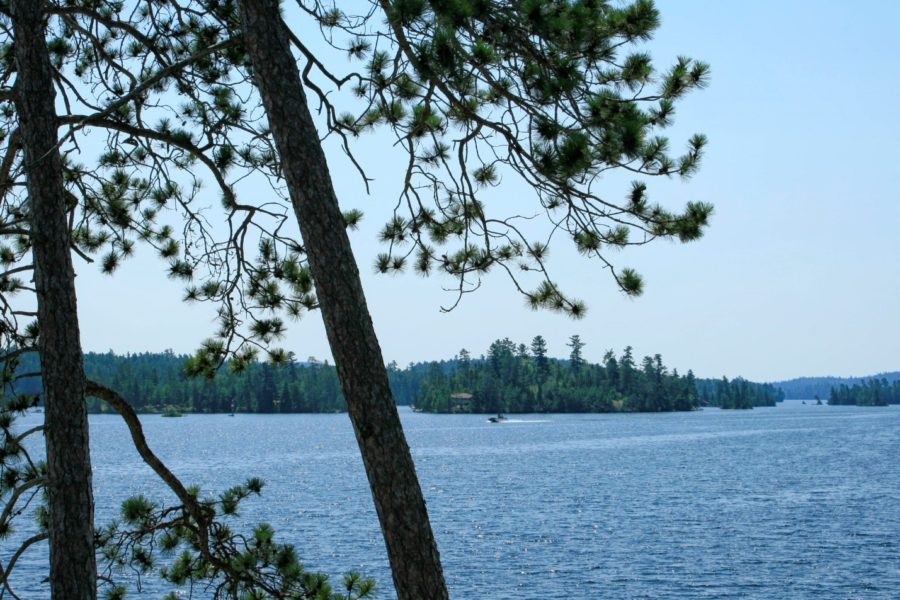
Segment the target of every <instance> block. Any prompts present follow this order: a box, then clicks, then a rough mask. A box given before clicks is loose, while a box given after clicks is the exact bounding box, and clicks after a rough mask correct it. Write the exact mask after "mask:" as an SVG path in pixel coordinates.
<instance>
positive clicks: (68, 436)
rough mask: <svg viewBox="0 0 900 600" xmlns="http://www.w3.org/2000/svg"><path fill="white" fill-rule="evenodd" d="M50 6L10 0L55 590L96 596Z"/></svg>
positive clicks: (85, 598) (75, 598)
mask: <svg viewBox="0 0 900 600" xmlns="http://www.w3.org/2000/svg"><path fill="white" fill-rule="evenodd" d="M43 7H44V3H43V2H39V1H37V0H12V2H11V4H10V11H11V16H12V23H13V28H14V32H15V38H16V42H15V46H16V66H17V69H18V72H17V74H16V83H15V89H16V100H15V102H16V109H17V111H18V118H19V129H20V131H21V133H22V146H23V149H24V161H25V163H24V164H25V176H26V179H27V188H26V189H27V191H28V200H29V206H30V210H31V243H32V256H33V259H34V284H35V289H36V290H37V302H38V324H39V325H40V337H39V338H38V340H39V341H38V350H39V352H40V356H41V372H42V379H43V384H44V403H45V413H44V415H45V417H44V418H45V426H46V428H45V436H46V441H47V469H48V473H47V496H48V509H49V524H48V533H49V536H50V590H51V594H52V596H53V598H55V599H58V600H94V599H95V598H96V597H97V584H96V577H97V569H96V559H95V556H94V518H93V514H94V500H93V493H92V491H91V463H90V453H89V446H88V421H87V408H86V405H85V402H84V369H83V365H82V355H81V338H80V335H79V332H78V311H77V307H76V304H75V272H74V269H73V268H72V257H71V255H70V254H69V227H68V222H67V219H66V201H65V189H64V186H63V169H62V161H61V159H60V156H59V150H58V148H57V142H58V135H57V121H56V109H55V106H54V95H55V94H54V90H53V70H52V67H51V64H50V57H49V55H48V53H47V46H46V44H45V41H44V24H43V21H44V15H43Z"/></svg>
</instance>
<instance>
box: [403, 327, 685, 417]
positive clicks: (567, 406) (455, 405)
mask: <svg viewBox="0 0 900 600" xmlns="http://www.w3.org/2000/svg"><path fill="white" fill-rule="evenodd" d="M583 346H584V343H583V342H582V341H581V338H580V337H579V336H573V339H572V343H571V344H570V347H572V354H573V356H574V358H575V359H574V360H573V359H570V360H569V361H560V360H555V359H548V358H547V355H546V353H547V345H546V342H545V341H544V339H543V338H542V337H541V336H537V337H536V338H534V340H533V341H532V343H531V353H529V352H528V348H527V347H526V346H524V345H518V346H517V345H516V344H514V343H513V342H512V341H511V340H509V339H502V340H497V341H495V342H494V343H493V344H491V347H490V349H489V350H488V354H487V356H486V357H482V358H481V360H477V361H472V360H470V359H469V358H468V353H467V352H466V353H465V356H464V355H463V353H462V352H461V353H460V355H459V356H458V357H457V360H456V362H455V363H452V364H449V365H446V366H445V367H444V368H442V367H441V365H439V364H438V363H431V368H430V369H429V371H428V375H427V377H426V378H425V380H424V381H423V382H422V386H421V389H420V391H419V393H418V394H417V395H416V399H415V406H416V408H417V409H420V410H424V411H429V412H479V413H497V412H636V411H647V412H662V411H672V410H692V409H694V408H696V407H697V406H698V397H697V393H696V390H695V389H694V384H693V381H694V379H693V375H692V374H689V376H688V377H680V376H679V375H678V374H677V372H672V373H670V372H669V371H668V369H666V367H665V366H664V365H663V364H662V358H661V357H660V356H659V355H656V356H655V357H653V358H650V357H647V358H646V359H645V360H644V368H643V369H641V370H637V369H635V368H634V362H633V360H632V358H631V349H630V348H628V349H626V351H625V353H624V354H623V356H622V357H621V358H620V359H618V360H617V359H616V358H615V356H614V355H613V354H612V352H609V353H607V356H606V359H605V364H603V365H595V364H589V363H587V362H586V361H585V360H584V359H583V358H582V357H581V354H580V351H581V348H582V347H583ZM463 352H465V351H463Z"/></svg>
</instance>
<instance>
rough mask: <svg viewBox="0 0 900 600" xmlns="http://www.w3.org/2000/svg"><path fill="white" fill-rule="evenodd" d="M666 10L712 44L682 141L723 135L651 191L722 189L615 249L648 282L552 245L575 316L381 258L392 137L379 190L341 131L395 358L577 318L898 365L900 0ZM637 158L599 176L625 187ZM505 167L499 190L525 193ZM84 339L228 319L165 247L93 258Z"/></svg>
mask: <svg viewBox="0 0 900 600" xmlns="http://www.w3.org/2000/svg"><path fill="white" fill-rule="evenodd" d="M657 7H658V8H659V10H660V13H661V16H662V26H661V27H660V29H659V30H658V32H657V35H656V37H655V39H654V41H653V42H652V43H651V44H650V50H651V52H652V54H653V56H654V61H655V64H656V65H657V67H658V68H660V69H662V68H663V67H665V66H667V65H668V64H670V63H671V62H672V61H673V60H674V58H675V57H676V56H678V55H687V56H690V57H693V58H697V59H701V60H704V61H706V62H708V63H710V64H711V67H712V78H711V83H710V86H709V87H708V88H707V89H705V90H702V91H700V92H695V93H694V94H693V95H691V96H689V97H688V98H687V99H685V100H684V101H682V102H681V103H680V104H679V105H678V107H677V112H676V117H675V120H676V125H675V127H673V128H671V129H670V130H669V135H670V137H671V138H672V141H673V146H674V147H675V148H679V147H680V146H681V143H682V142H683V141H685V140H686V139H687V137H688V136H689V135H690V134H692V133H694V132H697V131H699V132H702V133H704V134H706V135H707V136H708V137H709V139H710V143H709V145H708V147H707V151H706V155H705V158H704V162H703V164H702V165H701V168H700V171H699V173H698V174H697V175H695V176H694V177H693V178H692V179H690V180H689V181H687V182H684V181H680V180H673V181H659V180H651V181H649V182H648V185H649V189H648V191H649V194H650V196H651V199H652V200H654V201H658V202H660V203H661V204H663V205H664V206H667V207H670V208H673V209H675V208H678V207H680V206H682V205H683V204H684V203H685V202H687V201H690V200H702V201H706V202H711V203H713V204H714V205H715V207H716V208H715V214H714V216H713V219H712V222H711V226H710V227H709V229H708V231H707V233H706V235H705V236H704V237H703V238H701V239H700V240H699V241H697V242H693V243H691V244H687V245H684V244H677V243H672V242H668V241H657V242H655V243H653V244H651V245H648V246H645V247H640V248H635V249H628V250H625V251H623V252H621V253H619V254H616V255H615V256H614V257H613V259H614V262H615V264H616V265H617V266H619V267H622V266H631V267H634V268H636V269H637V270H638V271H639V272H640V273H641V274H642V275H643V276H644V278H645V291H644V294H643V295H642V296H640V297H638V298H628V297H625V296H624V295H623V294H622V293H621V292H619V291H618V290H617V288H616V287H615V285H614V282H613V281H612V279H611V278H610V276H609V275H608V273H607V272H605V271H603V270H602V269H601V268H600V265H598V264H597V263H596V262H592V261H590V260H587V259H583V258H581V257H579V256H578V255H577V254H575V253H574V252H572V251H571V250H569V249H567V248H565V247H564V244H557V245H556V246H554V247H552V248H551V263H550V268H551V269H552V273H553V277H554V280H556V281H558V282H559V283H560V284H561V285H562V286H563V288H564V289H565V290H567V291H568V292H569V293H571V294H572V295H573V296H576V297H579V298H582V299H584V300H585V301H586V302H587V304H588V313H587V316H585V317H584V318H583V319H580V320H572V319H570V318H568V317H565V316H563V315H560V314H556V313H550V312H541V311H539V312H534V311H532V310H531V309H529V308H527V307H526V306H525V303H524V302H523V300H522V298H521V297H520V296H518V295H517V294H516V292H515V290H514V289H513V288H512V286H511V284H510V283H509V282H508V280H507V279H506V278H505V277H504V276H503V275H501V274H499V273H498V274H491V275H489V276H488V277H486V278H485V280H484V281H483V285H482V287H481V289H479V290H478V292H476V293H474V294H470V295H468V296H467V297H465V298H464V299H463V301H462V303H461V304H460V305H459V306H458V307H457V308H456V309H454V310H453V311H452V312H450V313H445V312H442V311H441V306H442V305H449V304H451V303H452V302H453V300H454V297H453V295H452V294H448V293H447V292H444V291H443V290H442V286H446V285H447V284H449V283H450V282H449V281H447V280H445V279H444V280H442V279H441V278H439V277H438V278H429V279H423V278H421V277H419V276H417V275H414V274H412V273H410V274H401V275H398V276H384V275H375V274H374V271H373V269H372V264H373V261H374V257H375V255H376V254H377V253H378V252H380V251H383V248H382V247H381V246H380V244H378V243H377V241H376V233H377V230H378V227H379V225H381V224H382V223H383V222H384V220H385V219H386V217H387V215H388V214H389V211H390V208H391V207H392V206H393V203H394V201H395V199H396V190H397V181H396V177H392V174H393V173H396V168H395V165H396V163H395V162H393V161H392V160H391V153H390V152H389V151H382V150H383V146H384V145H385V144H386V143H389V141H387V142H386V141H385V140H384V139H383V138H379V137H377V136H375V137H373V139H369V140H363V141H362V142H361V148H362V151H361V156H363V158H364V159H365V162H364V167H365V168H366V169H367V170H368V172H369V173H371V174H373V175H375V182H374V184H373V187H372V193H371V194H370V195H366V193H365V190H364V189H363V187H362V185H361V182H360V180H359V177H358V176H357V175H356V174H355V171H354V170H353V167H352V165H351V164H350V163H349V162H348V161H347V160H346V159H345V158H343V156H342V155H341V153H340V152H339V151H338V150H337V149H336V148H331V147H329V148H328V157H329V163H330V168H331V171H332V176H333V179H334V181H335V185H336V189H337V191H338V196H339V198H340V200H341V203H342V207H344V208H349V207H359V208H361V209H362V210H363V211H364V212H365V214H366V217H365V220H364V221H363V225H362V227H361V228H360V230H359V231H358V232H354V233H352V235H351V241H352V243H353V247H354V252H355V253H356V257H357V261H358V263H359V265H360V272H361V273H362V276H363V285H364V287H365V289H366V294H367V298H368V303H369V308H370V310H371V312H372V316H373V320H374V322H375V327H376V331H377V333H378V336H379V339H380V341H381V345H382V350H383V353H384V357H385V360H386V361H391V360H396V361H397V362H398V363H400V364H401V365H405V364H407V363H409V362H413V361H422V360H435V359H445V358H452V357H453V356H454V355H455V354H456V353H457V352H458V351H459V350H460V349H462V348H466V349H468V350H469V351H470V352H471V353H472V354H473V355H475V356H478V355H480V354H483V353H486V351H487V348H488V346H489V345H490V343H491V342H492V341H493V340H495V339H498V338H503V337H509V338H510V339H512V340H513V341H515V342H523V343H526V344H527V343H529V342H530V340H531V339H532V338H533V337H534V336H535V335H542V336H544V338H546V340H547V342H548V345H549V351H550V354H551V355H554V356H560V357H564V356H566V355H567V354H568V351H569V349H568V348H567V347H566V343H567V341H568V340H569V337H570V336H571V335H573V334H578V335H580V336H581V339H582V340H583V341H584V342H586V343H587V346H586V347H585V348H584V350H583V352H584V355H585V357H586V358H587V359H588V360H591V361H600V360H601V358H602V356H603V354H604V353H605V352H606V350H608V349H613V350H615V351H616V352H617V353H620V352H621V351H622V349H623V348H624V347H625V346H629V345H630V346H632V347H633V348H634V353H635V355H637V356H638V357H641V356H644V355H653V354H656V353H659V354H661V355H662V357H663V360H664V362H665V364H666V365H668V366H669V367H670V368H671V367H675V368H677V369H678V370H679V371H680V372H685V371H687V370H688V369H692V370H693V371H694V373H695V374H696V375H698V376H700V377H721V376H723V375H724V376H727V377H729V378H732V377H736V376H743V377H746V378H748V379H751V380H755V381H775V380H781V379H788V378H793V377H798V376H816V375H835V376H852V375H855V376H861V375H869V374H874V373H878V372H883V371H893V370H900V310H898V306H897V301H898V299H900V262H898V261H900V175H898V174H900V170H898V167H897V165H898V164H900V145H898V144H900V111H898V110H897V109H896V104H897V98H898V97H900V36H898V35H896V24H897V23H898V22H900V3H896V2H893V1H892V0H867V1H862V2H858V3H849V2H837V1H831V0H790V1H780V2H776V1H773V0H759V1H756V2H741V3H738V2H722V1H721V0H657ZM629 180H630V178H622V177H619V176H615V175H613V176H610V177H608V178H607V179H605V180H604V181H602V182H600V185H601V186H603V187H604V193H607V194H609V195H610V196H614V197H619V196H621V195H624V194H625V193H626V191H627V189H628V181H629ZM528 192H529V191H528V190H527V189H522V188H521V187H520V186H518V185H517V184H516V183H515V182H509V183H507V182H506V181H504V182H503V183H502V184H501V186H500V190H499V192H498V193H500V195H501V197H499V198H498V199H497V200H496V201H497V202H499V203H502V202H509V201H510V199H511V198H512V199H516V200H518V199H519V198H520V197H522V195H523V194H524V195H526V196H527V195H528ZM76 269H77V271H78V278H77V285H78V289H79V316H80V319H81V330H82V341H83V346H84V348H85V350H87V351H98V352H105V351H107V350H113V351H115V352H120V353H124V352H141V351H161V350H164V349H173V350H174V351H176V352H185V353H187V352H190V351H192V350H194V349H196V348H197V346H198V345H199V343H200V342H201V341H202V340H203V339H204V338H205V337H207V336H208V335H210V334H211V333H212V332H213V330H214V324H213V322H212V318H213V313H212V311H211V309H210V307H207V306H202V305H200V306H189V305H185V304H183V303H182V302H181V297H182V289H181V286H180V285H179V284H177V283H174V282H172V281H170V280H168V279H167V278H166V277H165V265H164V263H162V262H161V261H159V260H157V259H155V258H153V257H152V256H150V254H149V253H148V252H143V253H140V252H139V254H138V256H137V257H136V258H135V259H133V260H130V261H128V262H125V263H124V264H123V265H122V267H120V269H119V270H118V271H117V273H116V275H115V276H113V277H107V276H103V275H100V274H99V273H97V270H96V268H94V267H91V266H87V265H84V264H83V263H77V264H76ZM281 346H283V347H284V348H286V349H288V350H291V351H293V352H294V353H295V354H296V355H297V356H298V357H299V358H301V359H305V358H306V357H308V356H315V357H317V358H319V359H329V358H330V353H329V350H328V344H327V340H326V338H325V333H324V329H323V327H322V324H321V317H320V315H319V314H318V313H311V314H309V315H307V316H306V317H305V318H304V319H303V320H302V321H300V322H299V323H294V324H291V325H290V329H289V331H288V335H287V337H286V339H285V340H284V341H283V342H282V343H281Z"/></svg>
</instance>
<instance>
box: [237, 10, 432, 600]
mask: <svg viewBox="0 0 900 600" xmlns="http://www.w3.org/2000/svg"><path fill="white" fill-rule="evenodd" d="M238 5H239V7H240V11H241V18H242V25H243V35H244V42H245V44H246V47H247V51H248V53H249V56H250V60H251V63H252V65H253V72H254V78H255V83H256V85H257V86H258V87H259V90H260V93H261V95H262V99H263V103H264V105H265V108H266V112H267V114H268V120H269V126H270V128H271V130H272V135H273V137H274V140H275V144H276V146H277V148H278V152H279V155H280V157H281V166H282V169H283V172H284V176H285V179H286V180H287V184H288V190H289V193H290V196H291V202H292V203H293V207H294V211H295V213H296V215H297V218H298V221H299V224H300V231H301V233H302V235H303V243H304V246H305V248H306V251H307V254H308V257H309V264H310V268H311V270H312V274H313V278H314V280H315V282H316V293H317V294H318V298H319V302H320V305H321V310H322V317H323V319H324V321H325V328H326V331H327V334H328V341H329V343H330V344H331V351H332V354H333V355H334V360H335V363H336V366H337V370H338V375H339V376H340V379H341V385H342V387H343V390H344V396H345V398H346V399H347V406H348V409H349V413H350V419H351V421H352V422H353V429H354V431H355V433H356V439H357V441H358V443H359V447H360V451H361V453H362V457H363V463H364V465H365V468H366V474H367V475H368V478H369V485H370V487H371V489H372V496H373V498H374V501H375V507H376V510H377V512H378V517H379V520H380V522H381V530H382V533H383V535H384V540H385V544H386V546H387V552H388V557H389V558H390V562H391V569H392V572H393V578H394V586H395V588H396V590H397V595H398V597H399V598H400V600H429V599H444V598H447V597H448V594H447V588H446V584H445V583H444V576H443V572H442V570H441V563H440V557H439V555H438V551H437V545H436V544H435V541H434V535H433V533H432V530H431V524H430V523H429V521H428V512H427V510H426V508H425V500H424V498H423V496H422V490H421V488H420V486H419V481H418V479H417V477H416V472H415V466H414V465H413V461H412V456H411V455H410V452H409V446H408V445H407V443H406V438H405V437H404V435H403V429H402V426H401V424H400V418H399V415H398V414H397V407H396V404H395V403H394V399H393V395H392V394H391V389H390V386H389V385H388V378H387V370H386V368H385V366H384V360H383V358H382V356H381V348H380V347H379V345H378V339H377V338H376V337H375V330H374V327H373V326H372V319H371V317H370V315H369V310H368V307H367V306H366V299H365V296H364V294H363V289H362V284H361V282H360V279H359V271H358V270H357V267H356V262H355V261H354V258H353V253H352V250H351V248H350V240H349V238H348V236H347V232H346V228H345V225H344V219H343V216H342V215H341V211H340V207H339V205H338V201H337V197H336V196H335V192H334V188H333V186H332V182H331V176H330V174H329V172H328V164H327V162H326V160H325V154H324V152H323V151H322V147H321V145H320V143H319V136H318V133H317V131H316V128H315V124H314V123H313V121H312V117H311V115H310V112H309V108H308V105H307V102H306V96H305V93H304V91H303V86H302V83H301V81H300V74H299V71H298V69H297V63H296V61H295V59H294V57H293V55H292V53H291V49H290V45H289V43H288V37H287V32H286V31H285V29H284V25H283V23H282V20H281V16H280V13H279V9H278V2H277V0H240V1H239V2H238Z"/></svg>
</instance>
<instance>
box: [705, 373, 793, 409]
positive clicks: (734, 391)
mask: <svg viewBox="0 0 900 600" xmlns="http://www.w3.org/2000/svg"><path fill="white" fill-rule="evenodd" d="M697 393H698V394H699V395H700V403H701V404H703V405H704V406H718V407H720V408H753V407H754V406H775V404H776V403H777V402H781V401H782V400H784V392H783V391H781V389H779V388H778V387H777V386H775V385H773V384H771V383H755V382H752V381H747V380H746V379H743V378H741V377H736V378H734V379H732V380H731V381H728V378H727V377H722V379H698V380H697Z"/></svg>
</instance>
